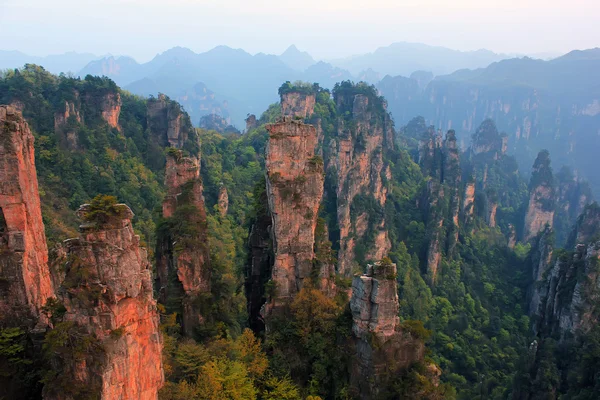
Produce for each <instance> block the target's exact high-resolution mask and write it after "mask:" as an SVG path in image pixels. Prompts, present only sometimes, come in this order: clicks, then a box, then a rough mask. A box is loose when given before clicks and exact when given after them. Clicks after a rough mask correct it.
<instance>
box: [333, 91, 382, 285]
mask: <svg viewBox="0 0 600 400" xmlns="http://www.w3.org/2000/svg"><path fill="white" fill-rule="evenodd" d="M335 100H336V104H337V108H338V113H340V114H345V111H344V110H348V111H349V116H347V117H340V118H339V119H338V130H337V137H336V138H335V140H332V143H331V144H330V154H333V155H334V157H335V159H334V162H332V161H333V160H330V161H329V162H328V165H329V166H330V167H329V170H328V173H333V174H337V175H336V176H337V219H338V225H339V230H340V249H339V251H338V274H340V275H342V276H345V277H350V276H351V275H352V271H353V269H361V268H360V266H359V265H358V264H357V263H356V261H355V260H356V254H355V252H354V250H355V247H356V244H357V241H358V240H362V239H363V236H364V235H365V232H366V229H359V228H360V226H359V225H360V224H359V222H360V221H361V216H356V218H351V215H350V209H351V207H352V204H353V202H354V200H355V198H357V196H359V195H360V196H361V197H363V198H365V197H368V198H370V199H373V201H374V202H375V204H377V205H378V206H379V207H382V208H383V207H384V206H385V202H386V199H387V188H386V187H385V185H384V184H383V179H382V175H384V174H385V175H387V176H388V178H389V177H390V173H389V170H387V169H385V165H384V161H383V152H384V150H385V148H387V147H390V148H393V123H392V121H391V118H390V116H389V114H388V113H387V112H386V111H385V108H384V106H383V104H378V103H377V99H374V98H373V96H367V95H364V94H347V93H344V94H337V95H336V99H335ZM367 217H369V218H371V216H367V215H365V216H364V217H362V218H367ZM369 218H367V220H366V223H367V225H368V227H369V229H372V230H375V231H376V233H375V235H374V237H375V240H374V241H373V243H369V244H368V248H367V254H366V257H365V258H366V259H372V260H379V259H381V258H383V256H384V255H385V254H387V252H388V251H389V249H390V248H391V244H390V241H389V238H388V233H387V229H386V227H385V220H384V219H381V220H369Z"/></svg>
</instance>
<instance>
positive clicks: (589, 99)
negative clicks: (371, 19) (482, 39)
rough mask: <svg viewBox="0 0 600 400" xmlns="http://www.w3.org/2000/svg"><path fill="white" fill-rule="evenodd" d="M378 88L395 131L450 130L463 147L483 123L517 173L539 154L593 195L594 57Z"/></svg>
mask: <svg viewBox="0 0 600 400" xmlns="http://www.w3.org/2000/svg"><path fill="white" fill-rule="evenodd" d="M377 88H378V89H379V91H380V93H382V95H383V96H384V97H385V98H386V100H387V101H388V109H389V110H390V111H391V113H392V116H393V117H394V120H395V122H396V125H397V126H401V125H404V124H405V123H407V122H408V121H409V120H410V119H411V118H413V117H414V116H415V115H421V116H423V117H424V118H425V120H426V122H427V123H428V124H430V125H433V126H435V127H436V128H439V129H442V130H444V131H445V130H447V129H455V130H456V133H457V136H458V137H459V140H461V141H462V143H463V146H466V144H467V143H469V140H470V137H469V136H470V135H471V134H472V133H473V132H474V130H475V129H476V128H477V126H479V124H480V123H481V122H482V121H483V120H484V119H485V118H492V119H493V120H494V121H496V124H497V126H498V129H499V130H501V131H505V132H506V133H507V134H508V137H509V143H508V146H509V152H511V153H512V154H514V155H516V156H517V159H518V161H519V166H520V168H521V169H522V170H525V171H526V170H527V169H528V168H529V167H531V165H532V163H533V160H534V158H535V155H536V154H537V153H538V151H539V150H541V149H543V148H545V149H547V150H549V151H550V155H551V157H552V159H553V165H555V166H561V165H570V166H572V167H574V168H575V169H577V170H578V172H579V174H580V175H582V176H584V177H585V178H587V179H588V180H589V181H590V183H591V184H592V186H593V189H594V191H595V193H596V194H597V195H598V194H599V193H600V175H599V174H598V173H597V158H598V151H600V49H598V48H596V49H590V50H585V51H579V50H577V51H572V52H570V53H568V54H566V55H564V56H562V57H558V58H555V59H553V60H550V61H542V60H534V59H531V58H527V57H525V58H514V59H508V60H502V61H499V62H495V63H492V64H491V65H489V66H488V67H486V68H480V69H475V70H459V71H456V72H454V73H452V74H449V75H445V76H438V77H436V78H435V79H434V80H432V81H431V82H429V83H428V84H427V86H426V87H425V88H423V87H422V86H419V82H418V80H417V79H411V78H405V77H402V76H396V77H391V76H386V77H385V78H384V79H382V80H381V81H380V82H379V83H378V84H377Z"/></svg>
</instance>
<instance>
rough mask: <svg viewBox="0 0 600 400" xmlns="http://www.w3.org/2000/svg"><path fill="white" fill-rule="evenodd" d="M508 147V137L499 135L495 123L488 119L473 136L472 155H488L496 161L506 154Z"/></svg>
mask: <svg viewBox="0 0 600 400" xmlns="http://www.w3.org/2000/svg"><path fill="white" fill-rule="evenodd" d="M506 146H507V137H506V135H501V134H499V133H498V130H497V129H496V124H495V123H494V121H492V120H491V119H486V120H485V121H483V122H482V123H481V125H480V126H479V127H478V128H477V130H476V131H475V134H474V135H473V142H472V143H471V153H472V155H473V156H478V155H480V154H486V155H489V156H491V157H492V158H494V159H498V158H499V157H500V156H502V155H503V154H504V153H505V152H506Z"/></svg>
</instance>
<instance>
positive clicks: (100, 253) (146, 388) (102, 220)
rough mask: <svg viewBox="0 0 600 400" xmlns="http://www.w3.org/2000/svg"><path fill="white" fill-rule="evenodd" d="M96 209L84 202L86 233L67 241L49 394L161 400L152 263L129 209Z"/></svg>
mask: <svg viewBox="0 0 600 400" xmlns="http://www.w3.org/2000/svg"><path fill="white" fill-rule="evenodd" d="M98 211H99V210H98V209H96V208H94V206H93V205H92V206H90V205H87V204H86V205H83V206H82V207H81V208H80V209H79V211H78V215H79V216H80V217H81V218H82V219H83V220H84V224H83V225H82V226H81V228H80V229H81V234H80V236H79V237H78V238H75V239H70V240H68V241H66V242H65V244H64V248H65V259H64V260H63V269H64V271H65V280H64V282H63V284H62V286H61V288H60V290H59V297H60V298H61V299H62V301H63V302H64V306H65V309H66V313H65V315H64V317H63V322H62V323H61V324H59V325H57V327H56V328H55V330H54V331H51V332H50V333H51V337H52V339H47V341H46V345H45V346H47V348H46V351H47V352H48V353H49V354H51V355H53V356H54V354H61V355H57V356H54V359H53V360H52V365H53V368H54V369H55V370H56V371H57V378H56V380H53V381H51V382H48V383H47V384H46V387H45V389H44V390H45V395H44V398H46V399H49V400H54V399H56V400H62V399H65V400H67V399H74V398H83V397H84V394H85V395H91V396H93V397H94V398H96V397H97V398H100V399H131V400H156V399H158V390H159V389H160V387H161V386H162V384H163V380H164V378H163V369H162V355H161V352H162V340H161V335H160V330H159V317H158V312H157V307H156V301H155V300H154V298H153V290H152V270H151V266H150V263H149V262H148V259H147V255H146V250H145V249H144V248H143V247H140V238H139V236H137V235H136V234H135V233H134V231H133V227H132V225H131V218H132V217H133V213H132V212H131V210H130V209H129V207H127V206H126V205H124V204H113V205H110V206H108V207H106V208H104V209H103V210H100V212H98ZM100 216H101V217H100ZM62 337H64V338H68V340H67V341H64V342H63V341H62V340H63V339H61V338H62ZM65 349H70V350H68V351H67V350H65ZM76 354H79V355H78V356H77V355H76Z"/></svg>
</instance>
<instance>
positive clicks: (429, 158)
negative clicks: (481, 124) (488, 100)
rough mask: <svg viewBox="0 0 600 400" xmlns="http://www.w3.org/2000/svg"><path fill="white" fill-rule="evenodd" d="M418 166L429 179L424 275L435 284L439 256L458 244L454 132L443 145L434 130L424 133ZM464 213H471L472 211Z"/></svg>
mask: <svg viewBox="0 0 600 400" xmlns="http://www.w3.org/2000/svg"><path fill="white" fill-rule="evenodd" d="M419 164H420V165H421V169H422V170H423V171H424V172H425V173H427V174H428V175H429V176H431V180H430V181H429V182H428V184H427V192H426V193H425V199H424V201H423V204H424V205H426V210H425V211H426V215H427V232H428V234H427V236H428V237H429V238H430V240H429V245H428V248H427V274H428V277H429V279H430V282H431V283H435V279H436V277H437V271H438V268H439V265H440V262H441V260H442V252H443V251H445V253H446V254H447V255H451V254H452V252H453V251H454V248H455V245H456V243H457V242H458V231H459V225H460V222H459V214H460V211H461V202H460V192H459V188H460V182H461V169H460V151H459V149H458V144H457V142H456V134H455V132H454V131H453V130H450V131H448V132H447V134H446V138H445V140H443V141H442V136H441V135H440V134H439V133H438V132H435V131H434V130H433V129H431V128H430V129H429V131H427V132H425V133H424V134H423V136H422V137H421V139H420V145H419ZM467 190H469V187H468V185H467ZM473 192H474V187H473ZM473 195H474V194H473ZM465 201H466V199H465ZM471 201H472V200H471ZM462 207H463V209H464V208H466V207H467V206H466V205H465V204H464V203H463V206H462ZM467 212H472V207H471V209H470V210H468V211H467ZM444 227H445V235H444Z"/></svg>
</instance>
